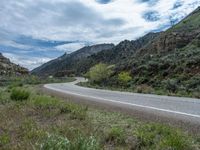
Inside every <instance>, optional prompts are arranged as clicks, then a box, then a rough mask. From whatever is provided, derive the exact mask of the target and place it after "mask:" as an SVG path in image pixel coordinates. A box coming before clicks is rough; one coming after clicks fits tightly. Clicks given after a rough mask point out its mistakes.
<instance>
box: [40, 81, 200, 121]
mask: <svg viewBox="0 0 200 150" xmlns="http://www.w3.org/2000/svg"><path fill="white" fill-rule="evenodd" d="M83 81H85V80H84V79H83V78H77V80H76V81H75V82H71V83H59V84H46V85H44V87H45V88H46V89H49V90H52V91H56V92H60V93H62V94H66V95H73V96H77V97H81V98H83V99H87V100H90V101H91V102H92V101H95V102H98V103H103V104H111V105H118V106H119V107H123V108H126V107H127V108H129V109H132V110H140V111H143V112H145V113H148V114H155V115H159V116H167V117H172V118H175V119H179V120H184V121H189V122H195V123H197V124H199V125H200V99H194V98H182V97H171V96H158V95H150V94H136V93H129V92H118V91H109V90H100V89H92V88H85V87H80V86H77V85H76V83H78V82H83Z"/></svg>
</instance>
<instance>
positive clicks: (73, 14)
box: [0, 0, 200, 68]
mask: <svg viewBox="0 0 200 150" xmlns="http://www.w3.org/2000/svg"><path fill="white" fill-rule="evenodd" d="M198 5H200V0H189V1H188V0H37V1H35V0H20V1H13V0H1V5H0V22H1V24H0V51H1V52H4V53H6V52H7V53H9V54H14V56H15V57H17V58H21V55H23V59H24V60H22V59H17V60H18V61H19V62H18V63H20V64H22V65H24V66H27V64H29V65H30V66H27V67H28V68H33V66H34V67H35V66H36V65H35V64H36V63H34V64H32V63H30V62H29V61H31V60H34V61H35V60H36V59H37V57H38V59H42V60H48V59H46V58H49V59H51V58H55V57H57V56H60V55H62V54H63V53H64V52H68V53H69V52H72V51H74V50H77V49H79V48H80V47H81V46H84V45H88V44H98V43H111V42H113V43H115V44H117V43H118V42H120V41H122V40H124V39H130V40H133V39H136V38H138V37H141V36H142V35H144V34H145V33H148V32H150V31H160V30H164V29H167V28H168V27H169V26H170V20H169V17H170V16H173V19H174V20H175V21H176V22H178V21H180V19H182V18H183V17H185V16H186V15H188V14H189V13H190V12H192V11H193V10H194V9H195V8H197V6H198ZM7 56H9V57H11V55H7ZM43 58H45V59H43ZM17 60H16V61H17ZM26 61H27V63H26ZM35 62H43V61H35ZM39 64H40V63H38V65H39Z"/></svg>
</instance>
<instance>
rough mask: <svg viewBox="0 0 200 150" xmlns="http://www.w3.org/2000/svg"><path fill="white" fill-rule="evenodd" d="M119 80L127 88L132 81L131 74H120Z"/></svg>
mask: <svg viewBox="0 0 200 150" xmlns="http://www.w3.org/2000/svg"><path fill="white" fill-rule="evenodd" d="M118 80H119V82H120V83H121V84H122V85H123V86H127V84H128V82H129V81H131V80H132V77H131V76H130V73H129V72H121V73H119V74H118Z"/></svg>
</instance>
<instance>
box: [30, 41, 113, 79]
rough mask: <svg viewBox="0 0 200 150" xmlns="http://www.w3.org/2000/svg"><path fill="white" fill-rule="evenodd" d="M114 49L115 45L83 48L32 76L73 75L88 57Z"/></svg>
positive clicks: (51, 63)
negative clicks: (80, 62)
mask: <svg viewBox="0 0 200 150" xmlns="http://www.w3.org/2000/svg"><path fill="white" fill-rule="evenodd" d="M112 47H114V45H113V44H99V45H93V46H86V47H83V48H81V49H79V50H77V51H75V52H73V53H71V54H64V55H63V56H61V57H59V58H57V59H55V60H52V61H50V62H47V63H46V64H44V65H42V66H40V67H38V68H36V69H34V70H33V71H32V74H35V75H42V76H47V75H56V76H62V75H63V74H73V73H74V68H75V67H76V66H77V64H78V63H79V61H80V60H81V59H84V58H87V57H88V56H90V55H92V54H95V53H98V52H100V51H102V50H107V49H111V48H112Z"/></svg>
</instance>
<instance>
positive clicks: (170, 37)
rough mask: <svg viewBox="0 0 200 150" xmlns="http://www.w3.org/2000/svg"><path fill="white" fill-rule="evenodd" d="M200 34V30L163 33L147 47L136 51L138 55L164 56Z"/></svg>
mask: <svg viewBox="0 0 200 150" xmlns="http://www.w3.org/2000/svg"><path fill="white" fill-rule="evenodd" d="M199 34H200V30H194V31H190V32H169V33H167V32H166V33H163V34H161V36H160V37H159V38H156V39H155V40H153V41H152V42H151V43H149V44H148V45H147V46H145V47H144V48H142V49H141V50H140V51H138V55H144V54H161V55H162V54H165V53H167V52H170V51H172V50H175V49H177V48H182V47H184V46H186V45H187V44H189V43H190V42H191V41H193V40H194V39H195V38H197V36H198V35H199Z"/></svg>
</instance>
